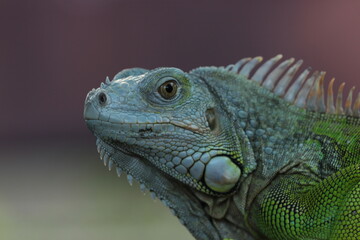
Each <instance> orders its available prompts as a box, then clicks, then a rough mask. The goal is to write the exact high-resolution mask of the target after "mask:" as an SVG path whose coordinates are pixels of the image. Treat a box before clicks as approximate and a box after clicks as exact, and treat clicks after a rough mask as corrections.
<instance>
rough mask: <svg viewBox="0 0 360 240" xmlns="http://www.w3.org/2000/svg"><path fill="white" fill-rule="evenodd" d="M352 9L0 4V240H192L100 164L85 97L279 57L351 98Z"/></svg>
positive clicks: (357, 6) (123, 1) (275, 4)
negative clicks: (156, 77) (153, 74)
mask: <svg viewBox="0 0 360 240" xmlns="http://www.w3.org/2000/svg"><path fill="white" fill-rule="evenodd" d="M359 13H360V1H358V0H352V1H351V0H349V1H330V0H328V1H305V0H304V1H190V0H181V1H180V0H171V1H167V0H151V1H149V0H118V1H116V0H72V1H66V0H65V1H64V0H31V1H26V0H23V1H21V0H0V34H1V35H0V80H1V97H0V99H1V101H0V109H1V114H0V162H1V167H0V239H7V240H12V239H14V240H17V239H29V240H41V239H44V240H48V239H53V240H54V239H55V240H56V239H59V240H60V239H61V240H64V239H71V240H72V239H77V240H79V239H84V240H85V239H86V240H92V239H93V240H97V239H148V240H151V239H173V240H177V239H179V240H180V239H181V240H185V239H192V237H191V236H190V234H189V233H188V232H187V231H186V229H185V228H184V227H183V226H182V225H180V224H179V223H178V221H177V219H176V218H175V217H173V216H172V215H171V214H170V213H169V211H168V210H167V209H166V208H164V207H163V206H162V205H161V204H160V203H159V201H157V202H156V203H153V202H152V201H151V200H150V197H148V196H147V197H144V196H142V195H143V194H142V193H140V191H139V189H138V187H137V186H136V189H134V187H132V188H130V187H129V186H128V184H127V183H126V180H125V177H124V176H122V178H121V179H120V180H118V179H117V178H116V177H115V173H114V172H111V173H109V172H108V171H107V170H105V169H104V167H103V166H102V165H103V164H102V163H101V162H100V161H99V160H98V158H99V157H98V154H97V153H96V147H95V139H94V137H93V136H92V135H91V133H90V131H88V130H87V128H86V126H85V124H84V121H83V103H84V99H85V96H86V94H87V92H88V91H89V90H91V89H92V88H96V87H98V86H99V84H100V82H101V81H103V80H104V79H105V77H106V76H107V75H108V76H110V78H112V77H113V76H114V74H116V73H117V72H118V71H120V70H122V69H124V68H129V67H135V66H136V67H144V68H150V69H151V68H156V67H161V66H173V67H179V68H182V69H183V70H185V71H188V70H191V69H192V68H196V67H198V66H206V65H215V66H221V65H227V64H231V63H235V62H236V61H237V60H238V59H240V58H243V57H255V56H258V55H261V56H264V57H265V59H267V58H269V57H272V56H274V55H276V54H278V53H282V54H283V55H284V57H285V58H289V57H295V58H297V59H300V58H301V59H303V60H304V62H305V64H304V65H303V67H307V66H312V67H313V69H314V70H326V71H327V76H326V78H327V79H328V80H330V78H331V77H335V78H336V79H337V83H336V85H337V86H338V85H339V84H340V83H341V82H342V81H345V82H346V83H347V85H346V89H345V90H346V92H348V91H349V89H350V87H351V86H352V85H355V86H357V87H358V89H359V88H360V82H359V79H360V61H359V57H360V44H359V43H360V31H359V26H360V14H359Z"/></svg>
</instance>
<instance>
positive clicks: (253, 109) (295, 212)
mask: <svg viewBox="0 0 360 240" xmlns="http://www.w3.org/2000/svg"><path fill="white" fill-rule="evenodd" d="M279 59H280V58H279V56H277V57H275V58H273V59H270V60H269V61H268V62H266V63H265V64H263V65H262V66H261V67H260V68H259V69H258V70H257V72H256V73H254V74H253V75H251V74H250V73H251V72H253V71H254V68H255V66H256V64H257V63H259V62H260V61H261V59H260V58H253V59H251V60H250V59H242V60H240V61H239V62H238V63H237V64H235V65H230V66H228V67H226V68H224V67H202V68H197V69H194V70H193V71H191V72H190V73H185V72H183V71H181V70H180V69H176V68H159V69H154V70H151V71H149V70H145V69H140V68H134V69H128V70H124V71H122V72H120V73H119V74H117V75H116V76H115V77H114V79H113V80H112V81H111V82H110V81H109V80H107V81H106V83H105V84H102V86H101V87H100V88H98V89H93V90H92V91H91V92H90V93H89V94H88V96H87V98H86V101H85V110H84V118H85V120H86V123H87V125H88V127H89V129H90V130H91V131H92V132H93V133H94V135H95V136H96V137H97V145H98V151H99V152H100V156H101V158H102V159H103V160H104V162H105V163H106V164H109V167H110V168H111V167H112V166H115V167H116V169H117V171H118V173H120V172H126V174H128V179H129V181H132V179H133V178H135V179H136V180H137V181H139V182H140V184H141V186H142V187H143V188H147V189H149V190H150V191H151V192H152V194H153V195H156V196H157V197H158V198H160V199H161V200H162V201H163V203H164V204H165V205H166V206H168V207H169V208H170V209H171V210H172V211H173V212H174V213H175V215H176V216H177V217H178V218H179V219H180V221H181V222H182V223H183V224H184V225H185V226H186V227H187V228H188V229H189V231H190V232H191V233H192V234H193V235H194V237H195V238H196V239H215V240H218V239H282V240H284V239H360V147H359V143H360V119H359V106H360V95H359V97H358V98H357V99H356V100H355V103H354V104H352V99H350V97H349V98H348V101H347V102H346V104H345V107H346V109H345V111H344V110H343V109H342V104H340V100H342V98H341V96H340V97H339V98H338V99H340V100H338V103H337V104H336V107H335V106H334V104H333V103H332V98H331V97H330V96H329V97H328V99H327V105H325V104H324V94H323V90H322V87H323V74H322V73H320V74H319V73H314V75H313V76H312V77H310V78H307V74H308V72H307V71H308V70H305V71H304V72H303V73H302V75H301V74H300V75H299V77H298V78H299V79H300V80H299V81H298V80H296V81H292V80H293V79H294V76H295V73H296V71H297V69H298V68H299V66H300V65H301V63H302V62H301V63H300V61H298V62H297V63H296V64H294V65H293V66H292V67H290V66H291V64H292V63H293V59H289V60H287V61H284V62H283V63H281V64H280V65H279V66H278V67H277V68H275V69H273V70H272V68H273V65H274V64H275V63H276V62H277V61H278V60H279ZM240 69H241V70H240ZM280 76H283V77H282V78H280ZM301 76H302V78H301ZM286 81H288V82H294V83H293V85H292V86H290V87H288V84H284V82H286ZM299 82H300V84H299ZM297 85H298V87H296V86H297ZM330 85H331V88H330V87H329V93H331V95H332V83H331V84H330ZM339 92H340V93H342V91H339ZM351 94H352V93H351ZM339 95H341V94H339ZM296 96H297V97H296ZM124 204H125V203H124Z"/></svg>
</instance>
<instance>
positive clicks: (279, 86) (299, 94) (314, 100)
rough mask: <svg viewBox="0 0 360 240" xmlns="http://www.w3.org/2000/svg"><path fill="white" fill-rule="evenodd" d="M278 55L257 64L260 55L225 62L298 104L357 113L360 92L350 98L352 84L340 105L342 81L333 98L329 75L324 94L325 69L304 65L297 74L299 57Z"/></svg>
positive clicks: (302, 106) (332, 111) (330, 111)
mask: <svg viewBox="0 0 360 240" xmlns="http://www.w3.org/2000/svg"><path fill="white" fill-rule="evenodd" d="M281 59H282V55H281V54H279V55H277V56H275V57H273V58H271V59H269V60H267V61H266V62H265V63H263V64H261V65H260V66H259V67H257V66H258V65H259V64H260V63H261V62H262V57H255V58H243V59H241V60H239V61H238V62H237V63H235V64H231V65H228V66H226V67H225V69H226V70H228V71H230V72H234V73H238V74H240V75H243V76H245V77H247V78H248V79H250V80H252V81H255V82H257V83H259V85H261V86H262V87H264V88H267V89H269V90H270V91H272V92H273V93H274V94H275V95H277V96H279V97H282V98H283V99H285V100H286V101H288V102H290V103H292V104H294V105H296V106H298V107H301V108H306V109H308V110H310V111H316V112H321V113H331V114H340V115H348V116H356V117H360V93H358V95H357V97H356V99H355V101H353V93H354V90H355V87H352V88H351V90H350V92H349V94H348V96H347V98H346V101H345V105H344V106H343V90H344V85H345V83H342V84H341V85H340V87H339V89H338V90H337V95H336V98H334V91H333V85H334V81H335V79H334V78H333V79H331V80H330V82H329V84H328V87H327V96H325V91H324V85H325V83H324V79H325V73H326V72H324V71H314V72H311V68H307V69H305V70H304V71H302V72H301V73H299V74H297V72H298V70H299V69H300V67H301V65H302V63H303V61H302V60H298V61H296V62H295V59H294V58H290V59H287V60H285V61H282V62H279V61H280V60H281ZM294 62H295V63H294ZM255 68H257V69H256V70H255Z"/></svg>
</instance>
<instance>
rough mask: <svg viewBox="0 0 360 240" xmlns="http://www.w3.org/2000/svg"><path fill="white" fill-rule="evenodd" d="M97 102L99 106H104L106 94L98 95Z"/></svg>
mask: <svg viewBox="0 0 360 240" xmlns="http://www.w3.org/2000/svg"><path fill="white" fill-rule="evenodd" d="M98 101H99V104H100V105H101V106H104V105H105V104H106V102H107V97H106V94H105V93H103V92H101V93H99V95H98Z"/></svg>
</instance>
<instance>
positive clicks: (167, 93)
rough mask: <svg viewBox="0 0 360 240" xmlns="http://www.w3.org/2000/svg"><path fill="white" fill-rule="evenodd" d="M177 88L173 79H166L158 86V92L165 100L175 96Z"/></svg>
mask: <svg viewBox="0 0 360 240" xmlns="http://www.w3.org/2000/svg"><path fill="white" fill-rule="evenodd" d="M177 90H178V84H177V82H176V81H175V80H169V81H166V82H164V83H163V84H161V86H160V87H159V88H158V92H159V94H160V95H161V96H162V97H163V98H164V99H166V100H168V99H172V98H173V97H175V95H176V93H177Z"/></svg>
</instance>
